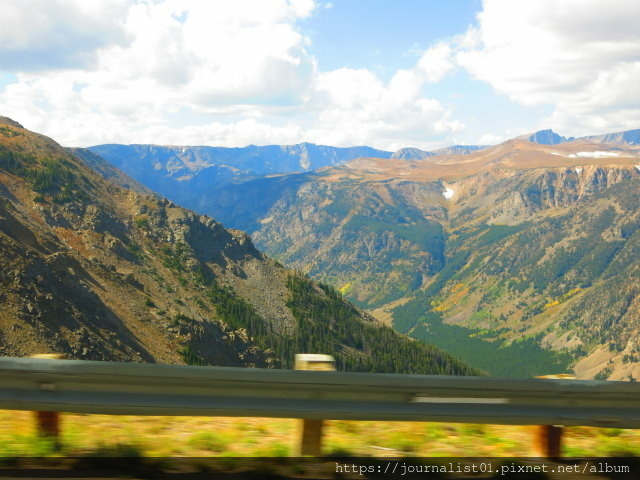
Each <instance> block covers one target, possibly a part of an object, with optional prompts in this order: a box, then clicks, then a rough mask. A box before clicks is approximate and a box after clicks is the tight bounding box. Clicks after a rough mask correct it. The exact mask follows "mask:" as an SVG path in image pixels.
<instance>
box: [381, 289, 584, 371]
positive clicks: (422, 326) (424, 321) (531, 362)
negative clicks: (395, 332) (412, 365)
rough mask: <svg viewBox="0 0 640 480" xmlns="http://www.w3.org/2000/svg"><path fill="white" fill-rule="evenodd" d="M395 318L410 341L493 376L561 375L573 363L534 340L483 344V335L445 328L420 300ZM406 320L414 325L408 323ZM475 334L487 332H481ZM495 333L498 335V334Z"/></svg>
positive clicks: (484, 342) (435, 314) (569, 358)
mask: <svg viewBox="0 0 640 480" xmlns="http://www.w3.org/2000/svg"><path fill="white" fill-rule="evenodd" d="M480 315H482V314H480ZM394 318H396V319H397V320H395V321H394V323H393V325H394V327H395V328H397V329H401V328H402V329H404V331H410V336H411V337H413V338H416V339H419V340H422V341H424V342H428V343H430V344H433V345H436V346H437V347H439V348H442V349H443V350H444V351H446V352H448V353H450V354H451V355H453V356H455V357H457V358H461V359H462V360H464V361H465V362H467V363H468V364H469V365H471V366H473V367H474V368H477V369H480V370H484V371H486V372H489V373H490V374H492V375H496V376H507V377H533V376H536V375H548V374H553V373H564V372H566V371H567V370H568V367H569V365H570V363H571V361H572V360H573V357H572V356H571V355H570V354H569V353H558V352H554V351H551V350H545V349H543V348H542V347H540V342H539V339H537V338H528V339H524V340H521V341H517V342H512V343H510V344H505V343H503V342H501V341H498V340H495V341H486V340H483V339H482V338H479V337H481V336H484V335H478V334H476V331H474V330H470V329H468V328H463V327H458V326H455V325H446V324H444V323H443V322H442V317H441V316H440V315H439V314H437V313H436V312H433V311H426V312H425V307H424V303H423V301H419V300H418V301H416V300H414V301H410V302H407V303H406V304H405V305H402V306H400V307H397V308H396V309H395V310H394ZM406 319H415V321H411V322H407V321H406ZM414 325H417V326H415V327H414ZM478 333H481V334H483V333H486V332H484V331H482V330H481V331H479V332H478ZM495 333H496V334H499V333H500V330H498V331H497V332H495Z"/></svg>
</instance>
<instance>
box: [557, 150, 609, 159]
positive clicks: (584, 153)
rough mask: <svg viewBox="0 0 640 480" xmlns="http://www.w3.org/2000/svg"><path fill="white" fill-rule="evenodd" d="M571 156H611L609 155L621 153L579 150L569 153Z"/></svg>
mask: <svg viewBox="0 0 640 480" xmlns="http://www.w3.org/2000/svg"><path fill="white" fill-rule="evenodd" d="M569 156H570V157H571V158H580V157H589V158H609V157H618V156H620V154H619V153H616V152H602V151H598V152H578V153H572V154H571V155H569Z"/></svg>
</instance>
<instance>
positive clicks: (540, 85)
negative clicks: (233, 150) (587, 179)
mask: <svg viewBox="0 0 640 480" xmlns="http://www.w3.org/2000/svg"><path fill="white" fill-rule="evenodd" d="M639 23H640V2H638V1H637V0H615V1H613V2H612V1H603V0H536V1H531V0H449V1H446V0H91V1H86V0H2V15H1V16H0V115H4V116H8V117H11V118H13V119H14V120H17V121H18V122H20V123H22V124H23V125H24V126H25V127H26V128H28V129H30V130H34V131H37V132H40V133H43V134H45V135H48V136H50V137H52V138H54V139H56V140H57V141H58V142H59V143H61V144H62V145H65V146H80V147H86V146H91V145H97V144H103V143H125V144H130V143H154V144H161V145H216V146H245V145H250V144H254V145H271V144H295V143H300V142H305V141H306V142H312V143H317V144H324V145H334V146H341V147H346V146H356V145H369V146H372V147H375V148H380V149H385V150H392V151H393V150H397V149H399V148H403V147H416V148H422V149H425V150H429V149H434V148H439V147H443V146H447V145H452V144H495V143H498V142H500V141H504V140H507V139H509V138H513V137H515V136H517V135H521V134H524V133H527V132H534V131H536V130H540V129H546V128H552V129H553V130H554V131H556V132H558V133H560V134H561V135H565V136H583V135H589V134H599V133H607V132H615V131H621V130H629V129H635V128H640V88H639V86H640V28H638V24H639Z"/></svg>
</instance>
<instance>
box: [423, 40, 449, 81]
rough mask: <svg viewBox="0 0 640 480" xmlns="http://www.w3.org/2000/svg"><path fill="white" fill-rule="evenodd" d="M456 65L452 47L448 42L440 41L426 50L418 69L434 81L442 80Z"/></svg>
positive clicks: (429, 79) (428, 79)
mask: <svg viewBox="0 0 640 480" xmlns="http://www.w3.org/2000/svg"><path fill="white" fill-rule="evenodd" d="M454 66H455V64H454V62H453V59H452V52H451V47H450V45H448V44H447V43H446V42H440V43H438V44H436V45H434V46H433V47H431V48H429V49H428V50H426V51H425V52H424V53H423V54H422V57H420V61H419V62H418V69H419V70H421V71H422V73H423V74H424V75H425V76H426V79H427V81H429V82H432V83H435V82H439V81H440V80H442V79H443V78H444V77H445V75H446V74H447V73H449V72H450V71H452V70H453V68H454Z"/></svg>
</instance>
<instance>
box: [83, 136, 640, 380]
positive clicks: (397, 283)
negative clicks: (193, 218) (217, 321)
mask: <svg viewBox="0 0 640 480" xmlns="http://www.w3.org/2000/svg"><path fill="white" fill-rule="evenodd" d="M639 132H640V131H639V130H633V131H627V132H619V133H614V134H605V135H595V136H589V137H582V138H578V139H574V138H565V137H561V136H560V135H558V134H556V133H554V132H552V131H541V132H537V133H535V134H530V135H526V136H523V137H519V138H516V139H513V140H509V141H507V142H504V143H502V144H499V145H496V146H492V147H471V148H466V149H463V150H458V149H455V148H453V149H450V150H448V151H446V150H445V151H441V152H429V154H425V155H424V156H422V154H421V153H420V151H417V150H416V149H404V150H401V151H399V152H395V153H390V154H389V155H387V154H386V153H389V152H386V153H385V155H381V156H368V157H360V158H353V159H348V158H345V159H343V160H337V158H338V157H335V156H334V157H331V158H333V159H334V160H333V161H334V163H332V164H328V165H327V166H324V167H322V168H318V169H316V170H309V171H291V172H289V173H277V172H275V171H271V172H269V174H266V175H265V174H258V173H257V169H256V171H251V172H246V173H237V172H240V170H237V172H236V173H234V174H233V175H229V176H228V177H227V178H226V179H225V180H223V181H217V180H218V179H219V178H220V177H217V178H216V179H213V180H210V181H204V180H202V181H198V178H199V177H200V178H201V179H204V178H208V177H206V175H207V174H206V172H207V171H209V170H211V171H214V170H215V169H216V168H218V167H220V166H219V165H217V166H216V165H214V166H206V167H203V168H202V169H201V170H199V171H198V173H197V174H194V175H193V176H192V177H189V178H186V177H185V178H183V179H182V180H178V179H177V177H175V176H171V175H169V174H168V173H167V170H166V168H165V167H162V165H160V166H157V169H156V170H155V171H156V175H157V176H158V177H162V178H164V179H165V180H166V181H167V182H168V183H167V185H171V186H172V187H171V188H172V191H173V195H174V197H173V198H174V199H176V198H177V197H176V195H182V197H180V198H181V199H180V201H181V202H182V203H183V204H185V205H187V206H189V207H190V208H193V209H195V210H197V211H200V212H202V213H207V214H209V215H212V216H213V217H214V218H216V219H218V220H220V221H221V222H222V223H223V224H225V225H227V226H232V227H234V228H238V229H241V230H244V231H247V232H248V233H249V234H250V235H251V236H252V238H253V239H254V241H255V242H256V245H257V246H258V248H260V249H262V250H264V251H266V252H267V253H268V254H269V255H271V256H273V257H274V258H277V259H278V260H279V261H281V262H282V263H284V264H286V265H289V266H292V267H295V268H297V269H299V270H302V271H304V272H306V273H308V274H309V275H310V276H311V277H312V278H315V279H318V280H320V281H323V282H326V283H328V284H331V285H334V286H335V287H336V288H338V289H339V290H340V292H341V293H342V295H343V296H344V297H346V298H348V299H349V300H351V301H352V302H354V303H356V304H357V305H358V306H360V307H361V308H364V309H366V310H367V311H369V312H370V313H372V314H373V315H374V316H375V317H376V318H379V319H380V320H382V321H384V322H386V323H387V324H388V325H392V326H393V327H394V328H395V329H396V330H399V331H401V332H405V333H407V334H409V335H411V336H413V337H415V338H418V339H421V340H424V341H428V342H432V343H435V344H436V345H439V346H441V347H443V348H445V349H446V350H448V351H449V352H452V353H454V354H456V355H459V356H460V357H462V358H464V359H466V361H468V362H469V363H471V364H473V365H474V366H476V367H479V368H482V369H484V370H486V371H489V372H491V373H494V374H500V375H509V374H512V375H513V374H515V375H533V374H540V373H558V370H563V371H564V370H569V369H572V370H574V371H575V372H576V374H577V375H578V376H579V377H580V378H612V379H635V378H638V376H639V375H640V345H638V344H637V342H636V338H637V335H638V332H639V330H640V282H639V281H638V275H637V274H638V269H640V262H639V261H638V260H637V258H638V255H637V253H638V251H640V233H638V230H640V217H639V215H640V210H638V207H639V206H640V198H638V193H637V192H638V191H639V190H638V187H640V178H639V177H640V171H639V170H640V149H639V148H638V147H637V144H638V134H639ZM122 148H124V149H125V150H127V149H131V148H133V147H122ZM136 148H141V147H138V146H136ZM157 148H169V147H157ZM171 148H183V149H185V150H186V151H188V149H189V148H190V147H171ZM265 148H266V147H265ZM281 148H284V147H281ZM326 148H330V147H326ZM90 150H91V151H93V152H96V153H99V154H102V155H104V156H105V158H106V159H107V160H109V161H110V162H112V163H113V164H114V165H115V166H118V167H122V169H123V170H124V171H125V172H127V173H129V174H131V175H132V176H133V177H134V178H135V179H137V180H138V181H140V182H141V183H145V184H146V185H147V186H148V187H150V188H157V184H154V183H153V182H154V181H155V180H148V178H147V176H146V173H136V172H135V171H133V169H135V168H140V169H141V170H140V171H139V172H142V171H145V172H146V171H148V169H149V165H152V159H151V158H149V157H145V156H141V157H138V158H136V159H134V158H133V157H127V159H124V158H120V159H117V158H116V159H114V158H113V157H110V153H109V152H106V153H105V151H104V146H101V147H92V148H91V149H90ZM127 151H128V150H127ZM459 153H464V154H463V155H460V154H459ZM327 158H328V157H327ZM129 163H131V164H133V165H129ZM230 163H231V162H230ZM293 163H294V164H295V162H293ZM315 164H317V163H315ZM203 165H204V164H203ZM238 165H240V163H239V162H236V163H234V167H233V168H238ZM298 165H299V162H298ZM224 168H227V169H228V170H227V171H230V169H231V167H230V166H229V165H227V166H225V167H224ZM270 168H271V167H270ZM291 168H294V167H291ZM298 170H304V169H298ZM243 172H244V171H243ZM176 185H184V187H176ZM177 192H180V193H177ZM160 193H167V194H169V193H170V192H169V187H167V190H166V191H165V192H163V191H162V190H160Z"/></svg>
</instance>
